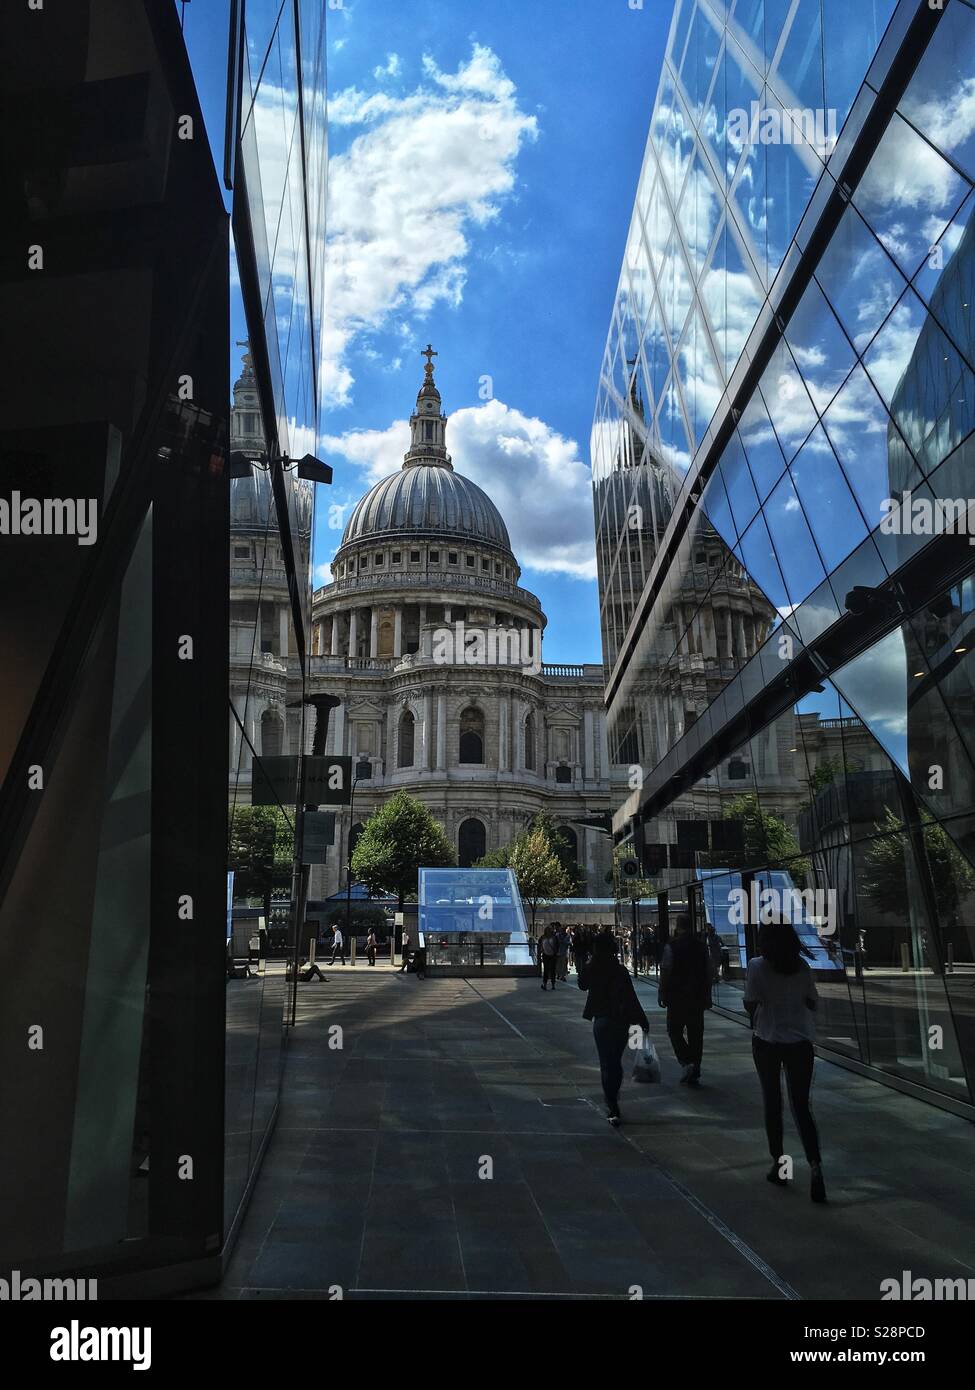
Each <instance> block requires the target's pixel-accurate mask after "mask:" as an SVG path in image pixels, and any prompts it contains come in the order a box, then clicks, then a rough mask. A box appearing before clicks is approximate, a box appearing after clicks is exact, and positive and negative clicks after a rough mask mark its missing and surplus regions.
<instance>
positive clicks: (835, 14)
mask: <svg viewBox="0 0 975 1390" xmlns="http://www.w3.org/2000/svg"><path fill="white" fill-rule="evenodd" d="M896 4H897V0H857V8H856V23H855V24H851V23H850V6H849V0H821V7H822V14H823V43H824V49H825V70H826V105H827V106H828V107H831V108H832V109H833V110H835V112H836V125H837V128H842V126H843V122H844V121H845V120H846V117H847V115H848V114H849V111H850V108H851V106H852V105H853V99H854V97H855V96H856V94H857V91H858V90H859V87H860V83H861V82H862V81H863V78H864V75H865V74H866V71H867V68H868V67H869V66H870V62H871V60H872V58H873V55H874V54H875V53H876V51H877V47H878V45H879V43H880V40H881V38H882V37H883V33H884V30H885V29H886V27H887V22H888V20H889V19H890V17H891V15H892V14H893V12H894V9H895V7H896Z"/></svg>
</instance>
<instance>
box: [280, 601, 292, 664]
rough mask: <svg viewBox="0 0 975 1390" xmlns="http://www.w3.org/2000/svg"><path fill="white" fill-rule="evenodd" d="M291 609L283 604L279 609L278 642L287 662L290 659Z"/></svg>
mask: <svg viewBox="0 0 975 1390" xmlns="http://www.w3.org/2000/svg"><path fill="white" fill-rule="evenodd" d="M288 615H289V609H288V605H287V604H282V606H281V607H280V608H279V609H278V640H279V643H280V647H281V653H280V654H281V656H282V657H283V658H284V660H285V661H287V659H288V645H289V633H290V630H291V629H290V625H289V623H288Z"/></svg>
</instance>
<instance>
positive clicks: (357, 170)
mask: <svg viewBox="0 0 975 1390" xmlns="http://www.w3.org/2000/svg"><path fill="white" fill-rule="evenodd" d="M387 67H388V64H387ZM423 68H424V75H425V83H424V85H422V86H421V87H419V88H417V90H416V91H414V92H412V93H409V94H407V95H405V96H393V95H390V94H389V93H387V92H375V93H372V94H366V93H363V92H362V91H360V90H359V89H358V88H355V87H350V88H346V89H345V90H344V91H340V92H338V93H336V94H335V95H334V96H332V97H330V98H329V104H328V114H329V121H330V123H331V124H332V125H333V126H339V125H348V126H360V127H363V129H362V132H361V133H360V134H358V135H357V136H356V137H355V139H354V140H353V141H352V144H351V145H350V147H349V148H348V149H347V150H346V151H344V152H343V153H342V154H339V155H335V156H333V158H332V159H331V161H330V163H329V212H328V245H327V256H326V274H325V302H326V306H327V325H326V329H325V332H324V334H323V343H322V358H323V362H322V389H323V394H324V397H325V400H326V402H328V403H331V404H340V405H341V404H346V403H347V402H348V401H349V400H350V398H351V393H352V387H353V384H354V378H353V374H352V371H351V369H350V367H349V364H348V360H347V359H348V355H349V349H350V346H351V345H352V343H353V342H354V341H355V340H356V339H357V338H359V337H361V336H362V335H367V334H370V333H373V332H376V331H378V330H380V329H387V328H390V327H393V326H394V325H395V331H403V320H404V319H405V318H407V317H408V316H410V315H414V314H415V315H418V316H419V317H421V318H422V317H423V316H424V315H426V314H429V313H430V312H431V310H432V309H433V308H434V307H435V306H436V305H437V304H441V303H445V304H447V305H450V306H452V307H456V306H457V305H458V304H460V302H461V299H462V296H463V291H464V282H465V277H466V260H467V258H468V255H469V253H470V242H469V239H468V234H469V230H470V228H471V227H475V226H483V225H485V224H486V223H488V222H489V221H491V220H492V219H493V218H496V217H497V216H498V214H499V212H500V210H501V205H502V202H503V201H504V199H505V198H506V197H508V196H510V195H511V193H512V191H513V189H514V187H515V173H514V164H515V160H516V158H517V156H518V152H519V150H520V149H521V146H522V144H523V142H524V141H525V140H532V139H535V138H536V136H537V133H538V130H537V123H536V120H535V117H534V116H529V115H526V114H525V112H524V111H522V110H521V109H520V108H519V106H518V101H517V94H516V91H515V86H514V83H513V82H511V81H510V79H509V78H507V77H506V76H505V74H504V72H503V71H502V68H501V65H500V62H499V60H498V58H497V55H496V54H495V53H493V52H492V50H491V49H489V48H485V47H484V46H482V45H480V44H475V45H474V48H473V50H472V53H471V57H470V59H469V60H468V61H467V62H466V63H461V64H460V66H459V67H458V69H457V71H456V72H455V73H444V72H441V70H440V69H439V68H438V67H437V65H436V63H435V62H434V61H433V59H432V58H430V57H429V56H427V57H425V58H424V60H423ZM377 71H379V70H377ZM410 331H411V330H410Z"/></svg>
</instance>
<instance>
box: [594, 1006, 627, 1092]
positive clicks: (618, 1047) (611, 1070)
mask: <svg viewBox="0 0 975 1390" xmlns="http://www.w3.org/2000/svg"><path fill="white" fill-rule="evenodd" d="M592 1035H593V1038H594V1040H595V1043H596V1051H597V1053H598V1054H599V1079H600V1081H601V1082H602V1086H603V1095H604V1096H605V1097H606V1104H607V1105H608V1106H609V1108H610V1110H611V1111H614V1110H617V1109H618V1108H619V1098H620V1087H621V1086H622V1084H623V1050H624V1048H625V1047H626V1044H627V1042H628V1041H629V1037H630V1030H629V1028H628V1027H627V1025H626V1024H625V1023H617V1022H616V1020H615V1019H612V1018H594V1019H593V1021H592Z"/></svg>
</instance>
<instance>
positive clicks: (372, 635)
mask: <svg viewBox="0 0 975 1390" xmlns="http://www.w3.org/2000/svg"><path fill="white" fill-rule="evenodd" d="M378 654H379V610H378V609H377V608H373V610H372V616H371V617H370V619H369V655H370V656H371V657H372V659H373V660H375V659H376V657H377V655H378Z"/></svg>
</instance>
